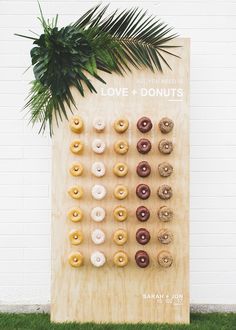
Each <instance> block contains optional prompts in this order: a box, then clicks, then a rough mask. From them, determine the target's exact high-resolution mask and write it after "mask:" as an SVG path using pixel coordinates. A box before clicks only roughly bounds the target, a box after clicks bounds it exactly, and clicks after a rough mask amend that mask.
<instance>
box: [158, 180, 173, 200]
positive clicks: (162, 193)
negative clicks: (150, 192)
mask: <svg viewBox="0 0 236 330" xmlns="http://www.w3.org/2000/svg"><path fill="white" fill-rule="evenodd" d="M157 194H158V196H159V197H160V199H164V200H166V199H170V198H171V197H172V195H173V192H172V188H171V186H169V185H168V184H163V185H161V186H160V187H159V188H158V191H157Z"/></svg>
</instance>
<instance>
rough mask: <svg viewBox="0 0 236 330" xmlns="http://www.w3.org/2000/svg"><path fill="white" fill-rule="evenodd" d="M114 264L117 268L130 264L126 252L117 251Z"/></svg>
mask: <svg viewBox="0 0 236 330" xmlns="http://www.w3.org/2000/svg"><path fill="white" fill-rule="evenodd" d="M113 262H114V264H115V265H116V266H117V267H125V266H126V265H127V264H128V262H129V258H128V255H127V253H125V252H124V251H117V252H116V253H115V254H114V256H113Z"/></svg>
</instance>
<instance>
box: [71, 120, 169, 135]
mask: <svg viewBox="0 0 236 330" xmlns="http://www.w3.org/2000/svg"><path fill="white" fill-rule="evenodd" d="M136 126H137V129H138V130H139V131H140V132H141V133H147V132H149V131H150V130H151V129H152V127H153V124H152V121H151V119H150V118H148V117H141V118H140V119H139V120H138V121H137V124H136ZM93 127H94V129H95V130H96V131H97V132H103V131H104V129H105V127H106V123H105V121H104V120H103V119H102V118H95V119H94V121H93ZM113 127H114V130H115V131H116V132H117V133H120V134H121V133H124V132H126V131H127V129H128V128H129V121H128V119H126V118H118V119H116V120H115V121H114V123H113ZM158 127H159V129H160V131H161V132H162V133H164V134H167V133H169V132H171V131H172V129H173V127H174V122H173V121H172V120H171V119H170V118H167V117H164V118H162V119H161V120H160V121H159V123H158ZM83 128H84V123H83V120H82V118H81V117H80V116H74V117H72V118H71V119H70V129H71V130H72V131H73V132H74V133H81V132H82V131H83Z"/></svg>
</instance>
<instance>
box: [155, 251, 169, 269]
mask: <svg viewBox="0 0 236 330" xmlns="http://www.w3.org/2000/svg"><path fill="white" fill-rule="evenodd" d="M157 261H158V264H159V265H160V266H161V267H164V268H168V267H170V266H171V265H172V263H173V257H172V255H171V254H170V252H168V251H161V252H160V253H159V254H158V255H157Z"/></svg>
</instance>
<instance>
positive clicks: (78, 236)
mask: <svg viewBox="0 0 236 330" xmlns="http://www.w3.org/2000/svg"><path fill="white" fill-rule="evenodd" d="M69 239H70V242H71V244H73V245H79V244H81V243H82V242H83V240H84V236H83V234H82V232H81V231H80V230H72V231H71V232H70V234H69Z"/></svg>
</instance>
